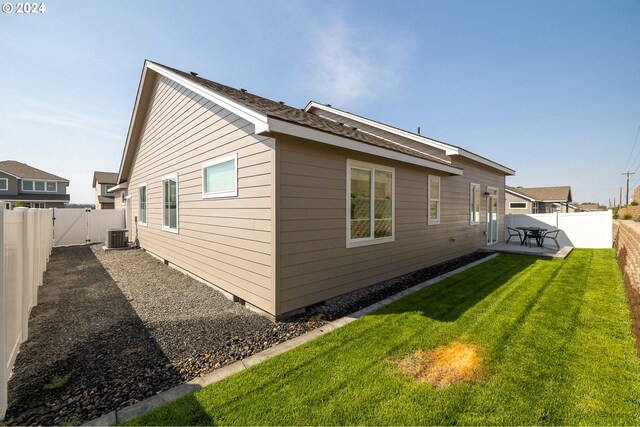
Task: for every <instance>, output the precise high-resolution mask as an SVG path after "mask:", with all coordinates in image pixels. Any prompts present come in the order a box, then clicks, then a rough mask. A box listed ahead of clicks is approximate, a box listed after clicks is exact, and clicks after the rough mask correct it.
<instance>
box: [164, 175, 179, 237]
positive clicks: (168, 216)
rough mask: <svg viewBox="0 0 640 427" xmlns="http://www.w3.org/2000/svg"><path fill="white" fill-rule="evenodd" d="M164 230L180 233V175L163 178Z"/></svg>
mask: <svg viewBox="0 0 640 427" xmlns="http://www.w3.org/2000/svg"><path fill="white" fill-rule="evenodd" d="M162 229H163V230H166V231H171V232H174V233H177V232H178V175H177V174H173V175H168V176H165V177H163V178H162Z"/></svg>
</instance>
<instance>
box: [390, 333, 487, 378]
mask: <svg viewBox="0 0 640 427" xmlns="http://www.w3.org/2000/svg"><path fill="white" fill-rule="evenodd" d="M394 363H395V365H396V366H397V368H398V369H399V370H400V371H401V372H403V373H405V374H407V375H409V376H411V377H412V378H414V379H415V380H417V381H420V382H429V383H431V384H433V385H434V386H435V387H436V388H445V387H448V386H450V385H453V384H457V383H461V382H466V381H474V380H477V379H479V378H480V375H481V373H482V364H483V360H482V357H481V356H480V355H479V354H478V351H477V349H476V347H475V346H473V345H470V344H465V343H461V342H458V341H453V342H451V343H450V344H448V345H441V346H440V347H436V348H434V349H432V350H428V351H427V350H422V349H418V350H416V351H415V352H413V353H411V354H409V355H407V356H405V357H403V358H400V359H395V360H394Z"/></svg>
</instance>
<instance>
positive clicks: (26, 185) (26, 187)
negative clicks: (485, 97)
mask: <svg viewBox="0 0 640 427" xmlns="http://www.w3.org/2000/svg"><path fill="white" fill-rule="evenodd" d="M22 191H33V181H22Z"/></svg>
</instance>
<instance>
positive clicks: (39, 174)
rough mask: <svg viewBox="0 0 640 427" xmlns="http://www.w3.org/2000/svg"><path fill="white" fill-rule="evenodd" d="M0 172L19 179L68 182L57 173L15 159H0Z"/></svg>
mask: <svg viewBox="0 0 640 427" xmlns="http://www.w3.org/2000/svg"><path fill="white" fill-rule="evenodd" d="M0 172H4V173H6V174H8V175H11V176H13V177H16V178H19V179H41V180H50V181H62V182H69V180H68V179H66V178H62V177H60V176H58V175H54V174H52V173H49V172H45V171H43V170H41V169H38V168H34V167H33V166H29V165H28V164H26V163H20V162H17V161H15V160H3V161H0Z"/></svg>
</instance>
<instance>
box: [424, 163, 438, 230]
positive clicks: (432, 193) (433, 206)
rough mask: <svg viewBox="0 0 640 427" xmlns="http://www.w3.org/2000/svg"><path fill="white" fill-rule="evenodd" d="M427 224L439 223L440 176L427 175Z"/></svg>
mask: <svg viewBox="0 0 640 427" xmlns="http://www.w3.org/2000/svg"><path fill="white" fill-rule="evenodd" d="M427 223H428V224H429V225H434V224H440V177H439V176H434V175H429V220H428V221H427Z"/></svg>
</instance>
